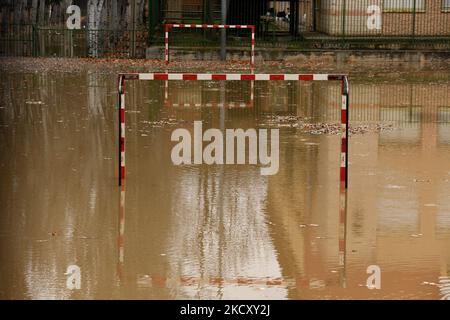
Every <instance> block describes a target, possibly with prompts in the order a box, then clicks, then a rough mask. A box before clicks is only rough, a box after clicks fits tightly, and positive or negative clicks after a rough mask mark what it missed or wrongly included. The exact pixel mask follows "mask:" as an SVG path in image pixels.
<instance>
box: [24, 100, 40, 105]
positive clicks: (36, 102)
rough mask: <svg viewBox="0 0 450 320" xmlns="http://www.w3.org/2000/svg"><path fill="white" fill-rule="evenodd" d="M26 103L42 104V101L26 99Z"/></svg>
mask: <svg viewBox="0 0 450 320" xmlns="http://www.w3.org/2000/svg"><path fill="white" fill-rule="evenodd" d="M25 103H26V104H38V105H39V104H44V103H43V102H42V101H26V102H25Z"/></svg>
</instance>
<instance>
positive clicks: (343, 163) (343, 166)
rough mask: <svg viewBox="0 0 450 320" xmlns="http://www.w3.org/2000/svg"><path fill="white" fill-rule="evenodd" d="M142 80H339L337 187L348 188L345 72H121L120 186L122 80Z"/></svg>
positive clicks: (121, 118)
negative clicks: (339, 131)
mask: <svg viewBox="0 0 450 320" xmlns="http://www.w3.org/2000/svg"><path fill="white" fill-rule="evenodd" d="M130 80H132V81H135V80H144V81H340V82H341V152H340V171H339V172H340V173H339V181H340V190H341V191H345V190H347V188H348V158H349V157H348V138H349V111H350V110H349V109H350V103H349V83H348V76H347V75H344V74H235V73H231V74H230V73H224V74H212V73H120V74H119V75H118V104H119V108H118V110H119V112H118V116H119V135H118V138H119V139H118V140H119V153H118V158H119V161H118V165H119V186H123V185H124V184H125V131H126V130H125V129H126V128H125V82H126V81H130Z"/></svg>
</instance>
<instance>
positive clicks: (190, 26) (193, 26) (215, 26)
mask: <svg viewBox="0 0 450 320" xmlns="http://www.w3.org/2000/svg"><path fill="white" fill-rule="evenodd" d="M164 27H165V32H164V41H165V55H164V57H165V61H166V64H169V61H170V60H169V31H170V29H173V28H185V29H223V30H226V29H250V31H251V33H252V34H251V37H252V40H251V52H250V66H251V67H252V68H253V67H254V66H255V26H254V25H241V24H166V25H164Z"/></svg>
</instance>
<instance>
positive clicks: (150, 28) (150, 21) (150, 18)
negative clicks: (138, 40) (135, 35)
mask: <svg viewBox="0 0 450 320" xmlns="http://www.w3.org/2000/svg"><path fill="white" fill-rule="evenodd" d="M152 2H153V1H152V0H148V40H147V41H148V44H149V45H150V44H151V42H152V33H153V15H152V12H153V9H155V8H153V5H152Z"/></svg>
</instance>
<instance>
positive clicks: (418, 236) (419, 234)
mask: <svg viewBox="0 0 450 320" xmlns="http://www.w3.org/2000/svg"><path fill="white" fill-rule="evenodd" d="M421 236H423V234H422V233H417V234H412V235H411V237H413V238H420V237H421Z"/></svg>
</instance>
